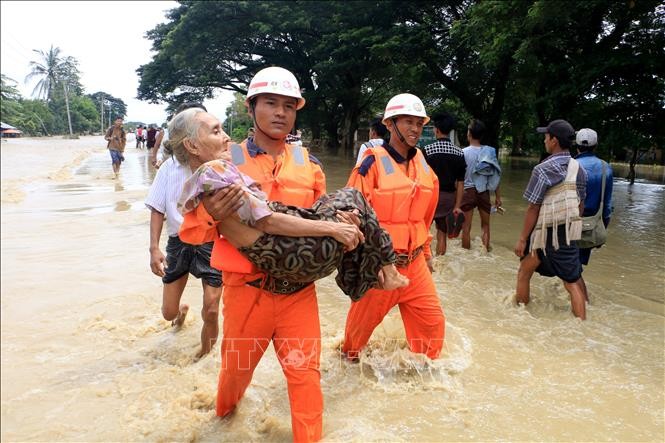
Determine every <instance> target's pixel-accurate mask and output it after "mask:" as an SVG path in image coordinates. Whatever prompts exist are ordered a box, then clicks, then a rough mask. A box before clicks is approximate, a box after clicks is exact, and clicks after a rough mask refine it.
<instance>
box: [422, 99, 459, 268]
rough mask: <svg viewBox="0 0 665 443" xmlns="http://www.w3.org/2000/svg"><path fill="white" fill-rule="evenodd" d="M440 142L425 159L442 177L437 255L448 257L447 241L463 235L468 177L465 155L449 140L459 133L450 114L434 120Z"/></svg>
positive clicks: (430, 147) (436, 220) (427, 149)
mask: <svg viewBox="0 0 665 443" xmlns="http://www.w3.org/2000/svg"><path fill="white" fill-rule="evenodd" d="M432 121H433V122H434V136H435V137H436V141H435V142H434V143H432V144H430V145H427V146H425V148H424V149H423V150H424V152H425V159H426V160H427V163H428V164H429V165H430V167H431V168H432V170H433V171H434V173H435V174H436V175H437V177H439V203H438V206H437V208H436V212H435V213H434V223H435V224H436V255H444V254H445V253H446V246H447V245H446V238H447V237H450V238H455V237H457V236H458V235H459V231H460V229H461V228H462V224H461V223H462V222H463V221H464V213H463V212H462V210H461V209H460V206H461V204H462V195H463V194H464V175H465V174H466V162H465V161H464V153H463V152H462V150H461V149H460V148H459V147H458V146H456V145H455V144H454V143H453V142H452V141H451V140H450V138H449V134H450V131H452V130H453V129H455V125H456V124H457V122H456V121H455V118H454V117H453V116H452V115H450V114H448V113H446V112H442V113H438V114H434V115H433V116H432Z"/></svg>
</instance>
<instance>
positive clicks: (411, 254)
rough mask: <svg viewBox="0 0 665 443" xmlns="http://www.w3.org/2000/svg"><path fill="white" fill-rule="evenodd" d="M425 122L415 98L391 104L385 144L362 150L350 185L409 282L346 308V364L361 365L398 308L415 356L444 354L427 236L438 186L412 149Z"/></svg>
mask: <svg viewBox="0 0 665 443" xmlns="http://www.w3.org/2000/svg"><path fill="white" fill-rule="evenodd" d="M428 121H429V117H428V116H427V114H426V112H425V107H424V106H423V103H422V101H421V100H420V99H419V98H418V97H416V96H415V95H412V94H399V95H396V96H394V97H393V98H391V99H390V101H389V102H388V104H387V106H386V109H385V113H384V118H383V124H384V125H386V127H387V128H388V131H390V143H389V144H386V143H384V145H383V146H375V147H371V148H369V149H367V151H365V154H364V157H363V159H362V160H361V162H360V163H359V164H358V165H356V167H355V168H354V169H353V171H352V172H351V176H350V177H349V181H348V183H347V186H350V187H354V188H356V189H358V190H359V191H361V192H362V193H363V195H364V196H365V198H366V199H367V201H368V202H369V204H370V205H371V206H372V208H374V211H375V212H376V215H377V217H378V219H379V223H380V224H381V227H382V228H384V229H385V230H387V231H388V233H390V236H391V238H392V241H393V245H394V248H395V252H396V253H397V254H398V262H397V263H395V265H396V266H397V268H398V270H399V271H400V272H401V273H402V274H403V275H404V276H406V277H407V278H408V279H409V281H410V283H409V285H407V286H405V287H402V288H399V289H395V290H392V291H386V290H382V289H378V288H377V289H370V290H369V291H367V293H366V294H365V296H364V297H363V298H362V299H360V300H359V301H357V302H354V303H352V304H351V308H350V309H349V313H348V315H347V318H346V328H345V332H344V345H343V347H342V351H343V352H344V353H345V355H346V356H347V358H349V359H350V360H357V359H358V358H359V353H360V351H361V350H362V349H363V348H364V347H365V345H366V344H367V342H368V341H369V339H370V337H371V335H372V332H373V331H374V329H375V328H376V327H377V326H378V325H379V323H381V321H382V320H383V318H384V317H385V315H386V314H387V313H388V312H389V311H390V309H391V308H392V307H393V306H395V305H398V306H399V310H400V314H401V315H402V321H403V323H404V329H405V331H406V339H407V342H408V344H409V348H410V349H411V351H412V352H415V353H421V354H426V355H427V356H428V357H429V358H431V359H435V358H437V357H439V354H440V353H441V349H442V347H443V338H444V332H445V317H444V314H443V309H442V308H441V303H440V301H439V297H438V295H437V292H436V288H435V286H434V281H433V279H432V270H433V268H432V252H431V250H430V242H431V241H432V235H431V234H430V233H429V226H431V224H432V220H433V218H434V212H435V211H436V206H437V201H438V193H439V191H438V189H439V184H438V178H437V176H436V174H435V173H434V172H433V171H432V170H431V169H430V167H429V166H428V164H427V162H426V161H425V157H424V156H423V154H422V152H421V151H420V150H419V149H417V148H416V144H417V143H418V139H419V138H420V135H421V133H422V130H423V126H424V125H425V124H427V122H428Z"/></svg>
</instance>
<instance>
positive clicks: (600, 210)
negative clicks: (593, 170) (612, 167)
mask: <svg viewBox="0 0 665 443" xmlns="http://www.w3.org/2000/svg"><path fill="white" fill-rule="evenodd" d="M601 162H602V165H603V175H602V178H601V185H600V207H599V208H598V212H596V215H598V214H600V216H601V217H602V216H603V203H605V162H604V161H602V160H601Z"/></svg>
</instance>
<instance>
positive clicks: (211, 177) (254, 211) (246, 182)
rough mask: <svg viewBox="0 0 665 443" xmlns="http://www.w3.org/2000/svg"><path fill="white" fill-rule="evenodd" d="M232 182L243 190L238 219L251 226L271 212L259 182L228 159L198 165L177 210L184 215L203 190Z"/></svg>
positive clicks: (194, 204)
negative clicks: (243, 194)
mask: <svg viewBox="0 0 665 443" xmlns="http://www.w3.org/2000/svg"><path fill="white" fill-rule="evenodd" d="M233 184H236V185H240V187H242V189H243V190H244V191H245V196H244V198H243V200H242V206H241V207H240V208H239V209H238V211H237V214H238V218H240V221H241V222H243V223H245V224H247V225H250V226H253V225H254V224H255V223H256V222H257V221H258V220H260V219H262V218H264V217H267V216H269V215H271V214H272V211H271V210H270V208H268V201H267V198H266V195H265V194H264V193H263V192H262V191H261V188H260V186H259V184H258V183H256V182H255V181H254V180H252V178H251V177H249V176H248V175H245V174H243V173H242V172H240V170H239V169H238V168H237V167H236V165H234V164H233V163H231V162H230V161H227V160H212V161H209V162H207V163H204V164H202V165H201V166H199V168H198V169H197V170H196V171H195V172H194V174H192V176H191V177H190V178H189V179H188V180H187V181H186V182H185V185H184V187H183V190H182V194H181V195H180V199H179V200H178V210H179V211H180V212H181V213H182V214H186V213H187V212H190V211H192V210H194V208H196V206H198V204H199V203H200V202H201V195H202V194H203V193H214V192H215V191H217V190H219V189H224V188H226V187H227V186H230V185H233Z"/></svg>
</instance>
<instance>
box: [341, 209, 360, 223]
mask: <svg viewBox="0 0 665 443" xmlns="http://www.w3.org/2000/svg"><path fill="white" fill-rule="evenodd" d="M336 215H337V220H339V221H340V222H342V223H348V224H350V225H356V226H358V227H360V216H359V215H358V210H357V209H354V210H353V211H337V214H336Z"/></svg>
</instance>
